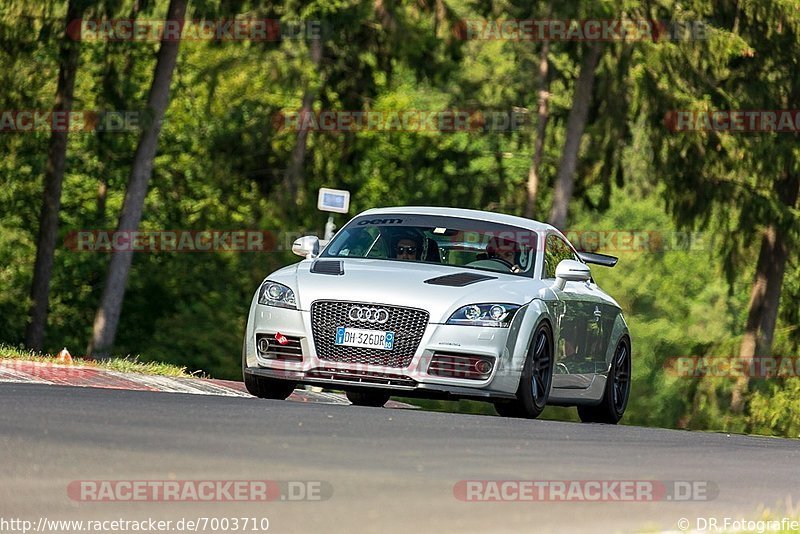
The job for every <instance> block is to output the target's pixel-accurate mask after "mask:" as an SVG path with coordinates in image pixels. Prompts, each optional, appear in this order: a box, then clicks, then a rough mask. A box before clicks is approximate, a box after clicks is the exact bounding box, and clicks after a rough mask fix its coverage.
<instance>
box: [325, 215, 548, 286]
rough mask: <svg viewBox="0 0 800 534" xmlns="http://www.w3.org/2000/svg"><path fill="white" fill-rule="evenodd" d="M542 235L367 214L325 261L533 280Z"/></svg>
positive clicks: (342, 234) (337, 240)
mask: <svg viewBox="0 0 800 534" xmlns="http://www.w3.org/2000/svg"><path fill="white" fill-rule="evenodd" d="M536 249H537V247H536V232H534V231H532V230H525V229H523V228H518V227H515V226H508V225H504V224H498V223H492V222H486V221H475V220H471V219H462V218H456V217H443V216H432V215H403V214H392V215H367V216H362V217H358V218H356V219H353V220H352V221H351V222H350V223H349V224H347V226H345V227H344V228H342V230H340V231H339V232H338V233H337V234H336V236H335V237H334V238H333V240H332V241H331V242H330V244H329V245H328V246H327V247H326V248H325V250H324V252H323V253H322V256H323V257H349V258H369V259H382V260H390V261H406V262H423V263H438V264H443V265H451V266H454V267H465V268H470V269H480V270H485V271H493V272H501V273H512V274H517V275H520V276H528V277H530V276H532V275H533V265H534V263H535V259H536Z"/></svg>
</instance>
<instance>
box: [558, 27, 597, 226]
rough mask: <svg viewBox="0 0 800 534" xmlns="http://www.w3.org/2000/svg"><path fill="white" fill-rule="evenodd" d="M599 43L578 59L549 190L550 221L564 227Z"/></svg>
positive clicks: (595, 43) (589, 100) (573, 185)
mask: <svg viewBox="0 0 800 534" xmlns="http://www.w3.org/2000/svg"><path fill="white" fill-rule="evenodd" d="M601 52H602V45H601V43H599V42H594V43H592V44H591V45H590V47H589V50H587V52H586V55H584V56H583V61H582V62H581V71H580V74H578V80H577V81H576V82H575V96H574V97H573V99H572V109H571V110H570V112H569V117H568V118H567V137H566V140H565V141H564V151H563V152H562V154H561V162H560V163H559V165H558V176H557V177H556V189H555V192H554V193H553V207H552V208H551V210H550V219H549V221H550V224H552V225H553V226H555V227H556V228H559V229H561V230H563V229H564V227H565V225H566V223H567V210H568V209H569V201H570V200H571V199H572V191H573V189H574V188H575V169H576V168H577V166H578V155H579V151H580V147H581V138H582V137H583V131H584V129H585V128H586V119H587V117H588V116H589V105H590V104H591V102H592V88H593V87H594V71H595V69H596V68H597V64H598V62H599V61H600V55H601Z"/></svg>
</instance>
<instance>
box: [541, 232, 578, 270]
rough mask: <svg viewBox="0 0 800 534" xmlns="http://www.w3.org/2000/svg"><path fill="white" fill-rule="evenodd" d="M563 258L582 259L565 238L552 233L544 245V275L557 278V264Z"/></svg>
mask: <svg viewBox="0 0 800 534" xmlns="http://www.w3.org/2000/svg"><path fill="white" fill-rule="evenodd" d="M561 260H576V261H580V260H578V257H577V256H576V255H575V254H574V253H573V252H572V249H571V248H569V245H567V244H566V242H564V240H563V239H561V238H560V237H558V236H557V235H555V234H550V235H548V236H547V241H546V242H545V246H544V274H543V275H542V277H543V278H555V277H556V266H557V265H558V264H559V263H560V262H561Z"/></svg>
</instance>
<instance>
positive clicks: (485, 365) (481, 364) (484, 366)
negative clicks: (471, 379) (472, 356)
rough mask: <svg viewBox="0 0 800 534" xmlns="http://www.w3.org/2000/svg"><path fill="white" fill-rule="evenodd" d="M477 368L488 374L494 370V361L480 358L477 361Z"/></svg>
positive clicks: (480, 371) (481, 372)
mask: <svg viewBox="0 0 800 534" xmlns="http://www.w3.org/2000/svg"><path fill="white" fill-rule="evenodd" d="M475 370H476V371H477V372H479V373H480V374H482V375H488V374H489V373H491V372H492V362H490V361H488V360H478V361H476V362H475Z"/></svg>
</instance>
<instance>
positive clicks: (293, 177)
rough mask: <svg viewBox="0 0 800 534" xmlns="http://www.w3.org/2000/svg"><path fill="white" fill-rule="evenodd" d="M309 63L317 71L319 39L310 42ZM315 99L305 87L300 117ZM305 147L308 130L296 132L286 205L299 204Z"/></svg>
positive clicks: (311, 110) (286, 185)
mask: <svg viewBox="0 0 800 534" xmlns="http://www.w3.org/2000/svg"><path fill="white" fill-rule="evenodd" d="M311 61H312V62H313V63H314V67H315V68H316V69H317V70H319V64H320V62H321V61H322V43H321V42H320V40H319V39H312V40H311ZM316 97H317V91H316V90H315V89H312V88H310V87H306V90H305V92H304V93H303V103H302V107H301V111H300V113H301V117H304V116H305V115H306V114H308V113H312V112H313V111H314V100H315V99H316ZM307 145H308V130H306V129H300V130H298V131H297V139H296V141H295V144H294V149H292V156H291V158H290V159H289V167H287V169H286V175H285V177H284V191H285V192H286V193H287V194H288V196H289V198H288V202H287V204H286V205H297V204H298V203H299V202H300V199H299V198H298V196H297V194H298V191H301V190H302V189H303V186H304V176H303V166H304V165H305V160H306V147H307Z"/></svg>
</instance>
